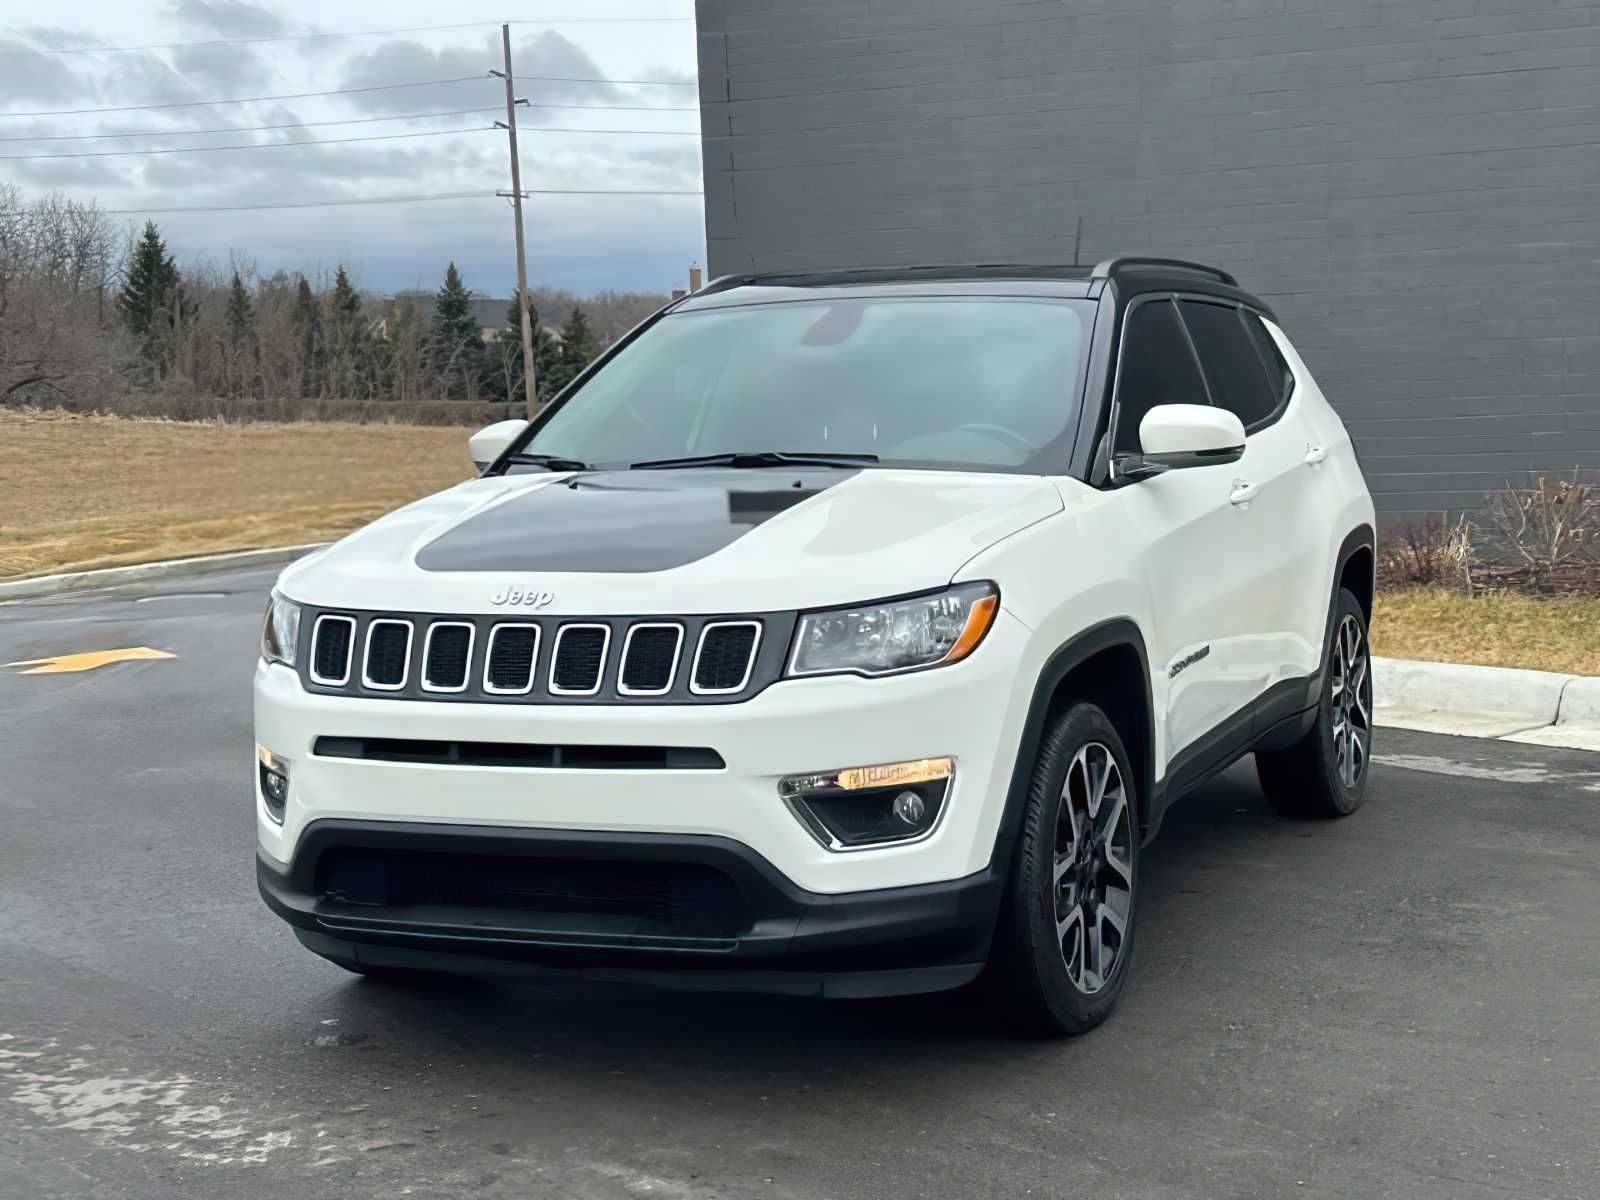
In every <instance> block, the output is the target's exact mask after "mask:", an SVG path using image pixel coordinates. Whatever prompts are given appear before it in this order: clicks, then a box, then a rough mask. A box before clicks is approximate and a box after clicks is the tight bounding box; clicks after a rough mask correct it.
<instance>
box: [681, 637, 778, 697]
mask: <svg viewBox="0 0 1600 1200" xmlns="http://www.w3.org/2000/svg"><path fill="white" fill-rule="evenodd" d="M745 628H753V629H754V630H755V640H754V641H753V642H752V643H751V645H750V655H749V657H748V658H747V659H746V660H745V667H744V676H743V677H742V678H741V679H740V680H739V682H738V683H737V684H735V685H734V686H732V687H701V686H700V663H701V659H702V658H703V657H704V655H705V652H706V637H707V635H709V634H711V633H714V632H716V631H717V630H719V629H745ZM760 653H761V622H760V621H748V620H741V621H708V622H706V624H705V625H703V626H701V628H700V640H699V641H698V642H697V643H696V644H695V648H694V665H693V666H692V667H691V668H690V670H689V690H690V691H692V692H693V693H694V694H695V695H697V696H729V695H733V694H734V693H737V692H742V691H744V689H745V687H746V686H747V685H748V684H749V683H750V672H751V670H752V669H753V668H754V667H755V662H756V658H757V657H758V656H759V654H760Z"/></svg>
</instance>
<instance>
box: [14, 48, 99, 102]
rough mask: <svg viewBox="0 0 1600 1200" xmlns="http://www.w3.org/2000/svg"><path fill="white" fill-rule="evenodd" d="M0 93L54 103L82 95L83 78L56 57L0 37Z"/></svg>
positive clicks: (16, 98) (15, 98) (22, 98)
mask: <svg viewBox="0 0 1600 1200" xmlns="http://www.w3.org/2000/svg"><path fill="white" fill-rule="evenodd" d="M0 76H3V77H4V79H5V85H4V87H3V88H0V97H3V98H4V99H5V100H8V101H16V100H29V101H32V102H34V103H36V104H54V103H58V102H62V101H68V100H74V99H77V98H78V97H80V96H82V95H83V81H82V80H80V79H79V78H78V77H77V75H75V74H74V73H73V71H72V68H70V67H68V66H67V65H66V64H65V63H63V62H62V61H61V60H60V59H58V58H53V57H52V56H50V55H48V54H40V53H39V52H38V51H37V50H35V49H33V47H31V46H26V45H24V44H23V43H21V42H17V41H9V40H7V41H0Z"/></svg>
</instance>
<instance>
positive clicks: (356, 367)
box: [323, 263, 372, 400]
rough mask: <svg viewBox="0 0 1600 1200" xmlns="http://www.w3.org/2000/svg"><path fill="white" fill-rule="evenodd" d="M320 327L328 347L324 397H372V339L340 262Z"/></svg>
mask: <svg viewBox="0 0 1600 1200" xmlns="http://www.w3.org/2000/svg"><path fill="white" fill-rule="evenodd" d="M327 308H328V311H327V320H326V321H325V322H324V324H323V328H324V330H325V334H326V336H325V345H326V347H327V349H326V354H325V358H324V364H323V381H324V382H323V394H324V395H326V396H335V397H338V398H339V399H350V400H356V399H366V398H368V396H370V394H371V383H372V380H371V378H370V372H371V367H372V346H371V338H369V337H368V336H367V324H366V320H365V318H363V317H362V315H361V293H359V292H357V291H356V288H355V285H354V284H353V283H351V282H350V276H349V274H348V273H347V272H346V271H345V269H344V265H343V264H342V263H341V264H340V266H339V268H338V270H337V271H335V272H334V276H333V291H332V292H330V293H329V294H328V297H327Z"/></svg>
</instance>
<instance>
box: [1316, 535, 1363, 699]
mask: <svg viewBox="0 0 1600 1200" xmlns="http://www.w3.org/2000/svg"><path fill="white" fill-rule="evenodd" d="M1362 550H1366V551H1368V552H1370V553H1371V555H1372V572H1373V578H1372V579H1369V580H1368V581H1367V587H1368V595H1376V593H1377V572H1378V536H1377V534H1376V533H1375V532H1374V531H1373V528H1372V526H1371V525H1367V524H1361V525H1357V526H1356V527H1355V528H1354V529H1352V530H1351V531H1350V532H1349V533H1348V534H1346V535H1345V539H1344V541H1343V542H1342V543H1340V545H1339V554H1338V557H1337V558H1335V559H1334V562H1333V578H1332V579H1331V580H1330V581H1329V583H1328V619H1327V623H1326V625H1325V626H1324V628H1323V631H1322V657H1321V658H1320V659H1319V660H1318V661H1317V669H1316V670H1315V671H1313V672H1312V674H1311V678H1310V680H1309V681H1308V690H1307V691H1306V694H1305V697H1304V700H1303V702H1302V704H1301V707H1302V708H1315V707H1316V706H1317V705H1319V704H1321V703H1322V682H1323V679H1322V677H1323V675H1324V674H1325V673H1326V672H1327V670H1328V652H1329V651H1330V650H1332V649H1333V613H1334V608H1335V606H1336V605H1337V604H1338V601H1339V586H1340V582H1339V581H1340V580H1342V579H1343V578H1344V569H1345V567H1347V566H1349V565H1350V560H1351V559H1352V558H1354V557H1355V556H1356V554H1357V553H1359V552H1360V551H1362Z"/></svg>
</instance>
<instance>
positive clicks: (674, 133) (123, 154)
mask: <svg viewBox="0 0 1600 1200" xmlns="http://www.w3.org/2000/svg"><path fill="white" fill-rule="evenodd" d="M492 128H493V126H489V125H478V126H475V127H473V128H471V129H423V130H420V131H418V132H415V133H376V134H368V135H367V136H365V137H347V138H311V139H309V140H302V141H298V142H239V143H235V144H234V145H231V146H163V147H162V148H160V149H159V150H83V151H73V152H70V153H65V154H0V162H19V161H27V160H29V159H38V158H127V157H129V156H133V155H140V154H204V153H206V152H207V151H210V150H276V149H278V148H279V147H281V146H341V145H344V144H345V143H347V142H389V141H395V140H396V139H399V138H422V137H447V136H449V135H450V134H455V133H485V132H487V131H488V130H490V129H492ZM523 132H524V133H626V134H642V135H650V134H655V135H657V136H663V137H699V136H700V133H699V131H698V130H694V129H557V128H555V127H554V126H548V125H530V126H529V127H528V128H526V129H524V130H523Z"/></svg>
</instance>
